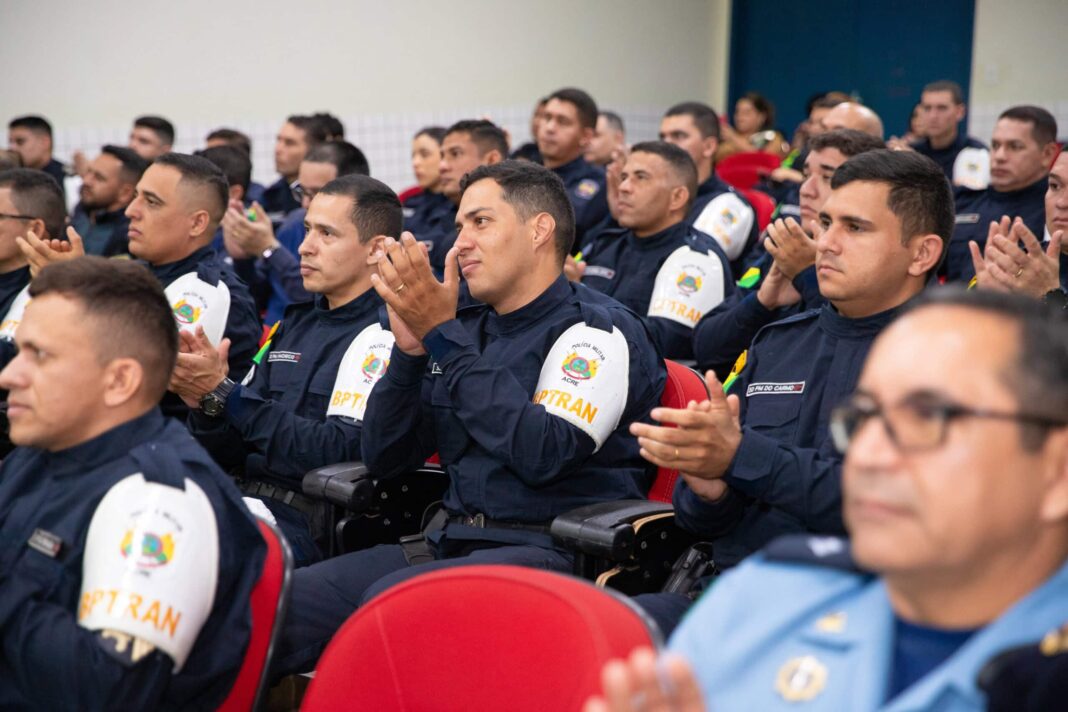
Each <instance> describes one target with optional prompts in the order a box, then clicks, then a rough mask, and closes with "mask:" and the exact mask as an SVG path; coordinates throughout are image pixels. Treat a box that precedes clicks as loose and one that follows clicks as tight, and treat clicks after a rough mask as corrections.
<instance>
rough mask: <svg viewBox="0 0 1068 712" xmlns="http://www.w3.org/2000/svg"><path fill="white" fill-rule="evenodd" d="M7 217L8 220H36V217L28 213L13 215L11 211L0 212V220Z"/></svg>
mask: <svg viewBox="0 0 1068 712" xmlns="http://www.w3.org/2000/svg"><path fill="white" fill-rule="evenodd" d="M4 218H7V219H8V220H36V219H37V218H34V217H31V216H29V215H15V214H13V213H0V220H3V219H4Z"/></svg>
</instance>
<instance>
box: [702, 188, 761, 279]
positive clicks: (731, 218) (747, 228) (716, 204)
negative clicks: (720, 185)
mask: <svg viewBox="0 0 1068 712" xmlns="http://www.w3.org/2000/svg"><path fill="white" fill-rule="evenodd" d="M693 226H694V227H695V228H696V229H698V230H700V231H701V232H704V233H707V234H709V235H711V236H712V237H714V238H716V241H717V242H719V245H720V247H722V248H723V252H724V253H725V254H726V255H727V259H728V260H730V261H731V262H732V263H733V262H734V261H735V260H737V259H738V258H739V257H741V256H742V253H743V252H745V248H746V247H747V246H748V245H749V244H750V241H751V240H752V239H754V238H755V232H756V215H755V213H754V212H753V208H751V207H750V206H749V204H748V203H746V202H745V201H744V200H742V198H741V197H739V196H738V195H736V194H734V193H722V194H720V195H717V196H716V197H715V198H713V199H712V200H710V201H709V202H708V205H706V206H705V207H704V209H703V210H702V211H701V214H700V215H698V216H697V218H696V219H695V220H694V222H693Z"/></svg>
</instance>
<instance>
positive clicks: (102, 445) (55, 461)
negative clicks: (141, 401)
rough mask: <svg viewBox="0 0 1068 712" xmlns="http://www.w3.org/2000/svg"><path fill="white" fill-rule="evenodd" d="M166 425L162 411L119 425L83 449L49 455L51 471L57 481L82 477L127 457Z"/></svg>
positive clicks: (67, 450) (94, 439) (149, 413)
mask: <svg viewBox="0 0 1068 712" xmlns="http://www.w3.org/2000/svg"><path fill="white" fill-rule="evenodd" d="M165 425H166V421H165V420H164V418H163V414H162V413H161V412H160V410H159V408H152V409H151V410H150V411H148V412H147V413H145V414H144V415H141V416H139V417H137V418H134V419H133V420H128V421H126V422H125V423H123V424H121V425H117V426H115V427H114V428H112V429H111V430H108V431H107V432H104V433H101V434H100V435H97V436H96V437H95V438H92V439H91V440H86V441H85V442H84V443H81V444H80V445H75V446H74V447H69V448H67V449H65V450H59V451H57V452H53V453H47V452H46V453H45V457H46V458H47V459H48V460H49V468H48V469H49V470H50V471H51V474H53V475H54V476H57V477H63V476H72V475H82V474H84V473H85V472H87V471H88V470H92V469H93V468H95V467H98V466H100V465H102V464H104V463H105V462H108V461H109V460H114V459H116V458H118V457H120V456H122V455H125V454H126V453H128V452H129V451H130V450H132V449H133V448H135V447H136V446H138V445H140V444H141V443H142V442H144V441H145V440H147V439H149V438H150V437H152V436H154V435H155V434H157V433H158V432H159V431H160V430H162V429H163V427H164V426H165Z"/></svg>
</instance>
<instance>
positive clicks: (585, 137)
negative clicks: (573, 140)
mask: <svg viewBox="0 0 1068 712" xmlns="http://www.w3.org/2000/svg"><path fill="white" fill-rule="evenodd" d="M596 135H597V131H596V130H595V129H591V128H588V127H587V128H584V129H582V138H581V139H580V140H579V145H580V146H582V148H584V149H585V148H587V147H588V146H589V145H590V143H592V142H593V137H594V136H596Z"/></svg>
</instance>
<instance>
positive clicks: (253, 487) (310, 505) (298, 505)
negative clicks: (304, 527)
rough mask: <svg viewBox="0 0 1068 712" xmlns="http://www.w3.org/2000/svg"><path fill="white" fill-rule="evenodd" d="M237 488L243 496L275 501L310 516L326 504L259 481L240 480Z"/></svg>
mask: <svg viewBox="0 0 1068 712" xmlns="http://www.w3.org/2000/svg"><path fill="white" fill-rule="evenodd" d="M237 488H238V489H239V490H241V492H242V494H246V495H248V496H250V497H265V498H267V499H273V500H275V501H278V502H281V503H282V504H286V505H289V506H290V507H292V508H293V509H295V510H297V511H298V512H301V513H303V514H307V515H309V516H311V515H313V514H315V513H316V512H317V511H318V510H319V508H320V507H321V506H322V505H323V504H324V503H323V502H321V501H316V500H314V499H311V498H310V497H305V496H304V495H303V494H301V493H299V492H294V491H293V490H289V489H286V488H284V487H276V486H274V485H269V484H267V483H266V482H259V481H257V480H238V481H237Z"/></svg>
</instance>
